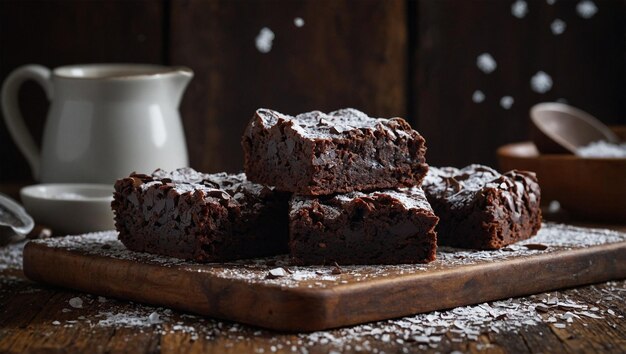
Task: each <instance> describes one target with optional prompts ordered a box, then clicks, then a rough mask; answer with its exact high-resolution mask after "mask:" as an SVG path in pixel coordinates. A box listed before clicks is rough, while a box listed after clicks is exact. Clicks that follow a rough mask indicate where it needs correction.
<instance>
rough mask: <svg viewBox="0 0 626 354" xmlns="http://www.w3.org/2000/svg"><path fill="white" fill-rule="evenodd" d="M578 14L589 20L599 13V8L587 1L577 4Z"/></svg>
mask: <svg viewBox="0 0 626 354" xmlns="http://www.w3.org/2000/svg"><path fill="white" fill-rule="evenodd" d="M576 12H578V16H580V17H582V18H585V19H588V18H592V17H593V16H594V15H595V14H596V13H597V12H598V7H597V6H596V4H595V3H594V2H593V1H590V0H585V1H581V2H579V3H578V4H576Z"/></svg>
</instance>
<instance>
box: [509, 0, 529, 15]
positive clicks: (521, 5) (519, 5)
mask: <svg viewBox="0 0 626 354" xmlns="http://www.w3.org/2000/svg"><path fill="white" fill-rule="evenodd" d="M511 14H512V15H513V16H515V17H517V18H524V17H525V16H526V14H528V4H527V3H526V1H524V0H517V1H515V2H514V3H513V4H511Z"/></svg>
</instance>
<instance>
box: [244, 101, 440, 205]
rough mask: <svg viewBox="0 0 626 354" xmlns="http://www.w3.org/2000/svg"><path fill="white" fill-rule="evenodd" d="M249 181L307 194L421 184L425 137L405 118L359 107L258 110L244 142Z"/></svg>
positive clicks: (425, 169)
mask: <svg viewBox="0 0 626 354" xmlns="http://www.w3.org/2000/svg"><path fill="white" fill-rule="evenodd" d="M242 146H243V150H244V155H245V164H244V167H245V171H246V174H247V176H248V179H249V180H251V181H253V182H257V183H263V184H267V185H271V186H275V187H276V189H277V190H281V191H287V192H292V193H297V194H304V195H327V194H333V193H344V192H351V191H367V190H374V189H382V188H398V187H406V186H414V185H419V184H420V183H421V182H422V179H423V178H424V176H425V175H426V173H427V172H428V165H427V164H426V161H425V157H424V155H425V153H426V146H425V141H424V138H423V137H422V136H421V135H420V134H419V133H418V132H416V131H415V130H413V129H411V126H410V125H409V124H408V123H407V122H406V121H405V120H404V119H402V118H391V119H383V118H371V117H368V116H367V115H366V114H364V113H363V112H360V111H357V110H356V109H351V108H347V109H342V110H339V111H335V112H331V113H328V114H325V113H322V112H319V111H313V112H308V113H303V114H299V115H297V116H295V117H292V116H288V115H285V114H282V113H278V112H276V111H273V110H269V109H259V110H257V111H256V113H255V115H254V117H253V118H252V120H251V121H250V123H249V124H248V127H247V128H246V131H245V133H244V136H243V138H242Z"/></svg>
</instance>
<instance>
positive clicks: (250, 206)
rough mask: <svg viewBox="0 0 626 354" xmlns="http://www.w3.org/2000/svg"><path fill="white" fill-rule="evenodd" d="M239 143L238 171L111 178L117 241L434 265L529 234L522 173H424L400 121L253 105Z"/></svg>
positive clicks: (531, 210) (536, 194)
mask: <svg viewBox="0 0 626 354" xmlns="http://www.w3.org/2000/svg"><path fill="white" fill-rule="evenodd" d="M242 146H243V150H244V156H245V164H244V167H245V172H246V174H243V173H242V174H225V173H218V174H204V173H199V172H196V171H194V170H192V169H190V168H185V169H179V170H176V171H171V172H166V171H162V170H157V171H155V172H154V173H152V174H151V175H143V174H131V175H130V176H129V177H128V178H124V179H121V180H119V181H117V182H116V184H115V194H114V201H113V203H112V207H113V209H114V211H115V221H116V227H117V229H118V231H119V238H120V240H121V241H122V242H123V243H124V244H125V245H126V246H127V247H128V248H129V249H132V250H136V251H144V252H152V253H157V254H162V255H168V256H173V257H179V258H186V259H192V260H196V261H201V262H211V261H225V260H233V259H238V258H249V257H260V256H267V255H273V254H279V253H284V252H287V250H289V252H290V254H291V256H292V259H293V261H294V262H295V263H296V264H333V263H338V264H397V263H425V262H430V261H432V260H434V259H435V252H436V248H437V242H439V244H440V245H447V246H454V247H465V248H476V249H497V248H501V247H503V246H505V245H508V244H510V243H513V242H516V241H519V240H522V239H526V238H529V237H530V236H532V235H534V234H536V232H537V231H538V229H539V227H540V226H541V212H540V209H539V201H540V191H539V185H538V184H537V179H536V177H535V175H534V174H533V173H531V172H524V171H511V172H507V173H505V174H500V173H498V172H496V171H495V170H493V169H491V168H489V167H486V166H480V165H471V166H468V167H466V168H463V169H460V170H459V169H456V168H450V167H448V168H430V170H429V168H428V165H427V164H426V160H425V152H426V147H425V141H424V138H423V137H422V136H421V135H420V134H419V133H418V132H416V131H415V130H413V129H411V127H410V126H409V124H408V123H407V122H405V121H404V120H403V119H401V118H391V119H383V118H371V117H368V116H367V115H365V114H364V113H362V112H359V111H357V110H355V109H342V110H339V111H336V112H331V113H328V114H325V113H322V112H318V111H314V112H309V113H304V114H300V115H297V116H295V117H293V116H288V115H284V114H281V113H278V112H276V111H272V110H269V109H259V110H257V112H256V113H255V115H254V117H253V118H252V120H251V121H250V123H249V124H248V126H247V128H246V131H245V133H244V136H243V138H242ZM431 205H432V207H431ZM433 209H434V210H433ZM435 229H436V231H437V232H435Z"/></svg>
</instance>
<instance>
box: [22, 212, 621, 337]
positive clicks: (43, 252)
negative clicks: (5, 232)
mask: <svg viewBox="0 0 626 354" xmlns="http://www.w3.org/2000/svg"><path fill="white" fill-rule="evenodd" d="M544 247H547V248H545V249H542V248H544ZM437 257H438V259H437V261H435V262H433V263H430V264H427V265H424V264H421V265H397V266H343V267H341V268H340V270H338V269H334V268H335V267H332V266H326V267H325V266H316V267H302V266H299V267H296V266H290V265H289V262H288V261H289V260H288V258H287V257H286V256H281V257H274V258H267V259H256V260H248V261H240V262H233V263H228V264H198V263H193V262H186V261H180V260H176V259H172V258H165V257H160V256H154V255H149V254H145V253H134V252H130V251H128V250H126V249H125V248H124V246H123V245H122V244H121V243H120V242H119V241H117V239H116V233H115V232H114V231H111V232H103V233H95V234H87V235H80V236H67V237H64V238H58V239H48V240H37V241H31V242H29V243H28V244H27V245H26V247H25V249H24V272H25V274H26V276H27V277H29V278H30V279H32V280H34V281H38V282H44V283H48V284H53V285H58V286H62V287H68V288H72V289H77V290H81V291H85V292H89V293H93V294H98V295H103V296H110V297H117V298H121V299H128V300H133V301H137V302H144V303H150V304H155V305H162V306H167V307H171V308H175V309H179V310H183V311H189V312H193V313H197V314H201V315H207V316H212V317H216V318H220V319H226V320H233V321H238V322H243V323H247V324H251V325H257V326H261V327H266V328H271V329H277V330H288V331H314V330H321V329H327V328H333V327H340V326H346V325H353V324H358V323H364V322H370V321H375V320H382V319H388V318H394V317H401V316H406V315H411V314H416V313H420V312H427V311H433V310H440V309H446V308H452V307H456V306H462V305H469V304H476V303H482V302H487V301H491V300H496V299H502V298H508V297H513V296H520V295H527V294H533V293H539V292H545V291H549V290H553V289H558V288H563V287H571V286H576V285H582V284H589V283H594V282H601V281H607V280H612V279H622V278H626V233H620V232H615V231H608V230H601V229H586V228H577V227H572V226H565V225H557V224H544V225H543V228H542V229H541V231H540V232H539V234H538V235H537V236H535V237H534V238H532V239H530V240H527V241H525V242H522V243H519V244H516V245H512V246H509V247H506V248H504V249H502V250H498V251H468V250H458V249H450V248H441V249H440V250H439V251H438V253H437ZM277 267H284V268H285V269H286V272H285V273H286V275H285V276H282V277H279V278H274V279H270V278H268V277H267V276H268V274H269V270H270V269H275V268H277Z"/></svg>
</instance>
